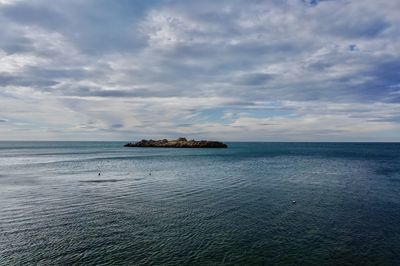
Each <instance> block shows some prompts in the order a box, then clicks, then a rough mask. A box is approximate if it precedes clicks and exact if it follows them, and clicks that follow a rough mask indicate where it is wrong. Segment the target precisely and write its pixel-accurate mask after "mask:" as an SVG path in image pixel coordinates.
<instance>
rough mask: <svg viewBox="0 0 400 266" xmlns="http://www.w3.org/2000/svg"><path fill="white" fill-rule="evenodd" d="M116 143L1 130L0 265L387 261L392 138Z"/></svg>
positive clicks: (392, 213)
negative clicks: (6, 136) (38, 138)
mask: <svg viewBox="0 0 400 266" xmlns="http://www.w3.org/2000/svg"><path fill="white" fill-rule="evenodd" d="M123 144H124V143H122V142H0V265H76V264H81V265H399V262H400V144H390V143H375V144H374V143H358V144H356V143H341V144H340V143H228V144H229V148H228V149H157V148H124V147H122V145H123ZM99 171H101V175H100V176H98V172H99ZM150 172H151V175H149V173H150ZM293 200H295V201H296V204H292V201H293Z"/></svg>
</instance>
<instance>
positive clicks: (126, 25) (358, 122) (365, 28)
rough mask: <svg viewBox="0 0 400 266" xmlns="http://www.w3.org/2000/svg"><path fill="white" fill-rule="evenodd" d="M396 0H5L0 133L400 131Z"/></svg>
mask: <svg viewBox="0 0 400 266" xmlns="http://www.w3.org/2000/svg"><path fill="white" fill-rule="evenodd" d="M399 14H400V1H398V0H385V1H377V0H325V1H323V0H270V1H266V0H265V1H257V0H243V1H237V0H229V1H228V0H226V1H224V0H221V1H215V0H203V1H188V0H185V1H174V0H164V1H163V0H160V1H157V0H146V1H144V0H142V1H139V0H85V1H82V0H65V1H63V0H57V1H54V0H29V1H28V0H27V1H23V0H0V25H1V27H0V140H12V139H26V140H137V139H140V138H144V137H146V138H150V137H151V138H158V137H168V138H171V137H178V136H187V137H190V138H192V137H193V138H208V139H217V140H261V141H400V16H399Z"/></svg>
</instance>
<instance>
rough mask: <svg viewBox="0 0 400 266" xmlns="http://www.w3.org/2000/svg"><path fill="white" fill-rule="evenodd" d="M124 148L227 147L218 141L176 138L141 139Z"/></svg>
mask: <svg viewBox="0 0 400 266" xmlns="http://www.w3.org/2000/svg"><path fill="white" fill-rule="evenodd" d="M124 146H125V147H158V148H228V145H226V144H225V143H222V142H219V141H208V140H200V141H196V140H194V139H192V140H189V141H188V140H187V139H186V138H178V139H177V140H167V139H163V140H152V139H150V140H146V139H143V140H141V141H139V142H136V143H128V144H125V145H124Z"/></svg>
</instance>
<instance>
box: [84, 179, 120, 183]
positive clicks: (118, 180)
mask: <svg viewBox="0 0 400 266" xmlns="http://www.w3.org/2000/svg"><path fill="white" fill-rule="evenodd" d="M124 180H125V179H92V180H80V181H79V182H81V183H113V182H120V181H124Z"/></svg>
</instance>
